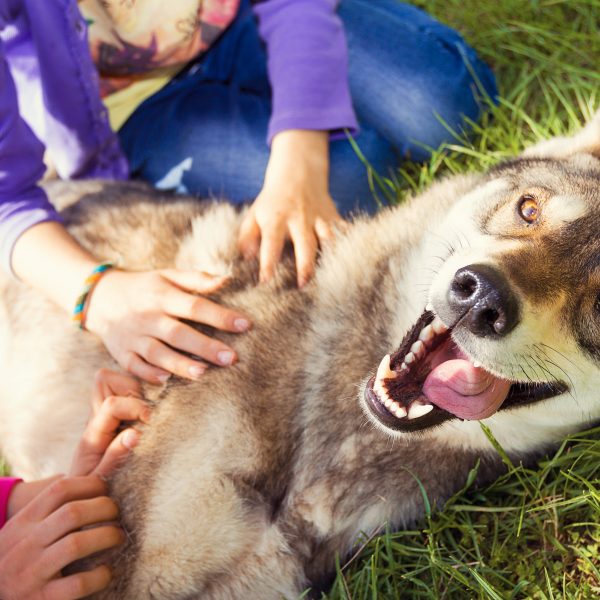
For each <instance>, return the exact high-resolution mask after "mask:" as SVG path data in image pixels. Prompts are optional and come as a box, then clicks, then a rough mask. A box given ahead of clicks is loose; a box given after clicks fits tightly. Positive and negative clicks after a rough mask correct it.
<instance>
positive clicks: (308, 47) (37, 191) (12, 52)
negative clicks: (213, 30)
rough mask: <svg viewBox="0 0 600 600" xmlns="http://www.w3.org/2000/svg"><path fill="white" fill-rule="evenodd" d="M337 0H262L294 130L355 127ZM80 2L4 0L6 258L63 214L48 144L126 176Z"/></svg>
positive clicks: (1, 255) (264, 30) (62, 172)
mask: <svg viewBox="0 0 600 600" xmlns="http://www.w3.org/2000/svg"><path fill="white" fill-rule="evenodd" d="M336 4H337V0H302V2H300V1H298V0H264V1H263V2H258V3H256V4H255V7H254V10H255V12H256V14H257V16H258V18H259V28H260V33H261V36H262V37H263V39H264V40H265V43H266V45H267V50H268V72H269V78H270V81H271V87H272V90H273V112H272V115H271V121H270V124H269V131H268V139H269V140H270V139H271V138H272V137H273V136H274V135H275V134H276V133H278V132H279V131H283V130H286V129H318V130H329V131H336V130H341V129H344V128H348V129H355V128H356V126H357V124H356V118H355V115H354V112H353V109H352V103H351V100H350V92H349V89H348V83H347V68H346V60H347V52H346V46H345V39H344V32H343V28H342V24H341V21H340V20H339V18H338V17H337V15H336V14H335V7H336ZM87 43H88V42H87V28H86V24H85V22H84V20H83V19H82V17H81V15H80V13H79V10H78V8H77V2H76V0H44V1H43V2H40V1H39V0H2V1H1V2H0V260H2V263H3V266H4V267H5V269H6V270H10V258H11V253H12V248H13V246H14V244H15V242H16V240H17V239H18V238H19V236H20V235H21V234H22V233H23V232H24V231H25V230H27V229H28V228H30V227H32V226H33V225H36V224H38V223H41V222H44V221H60V217H59V215H58V214H57V213H56V211H55V210H54V208H53V207H52V206H51V204H50V203H49V202H48V199H47V197H46V195H45V193H44V191H43V190H42V189H41V188H40V187H39V186H38V181H39V180H40V179H41V177H42V175H43V173H44V165H43V154H44V148H47V149H48V150H49V151H50V153H51V155H52V158H53V161H54V163H55V166H56V170H57V172H58V174H59V176H60V177H61V178H64V179H77V178H92V177H99V178H109V179H126V178H127V177H128V176H129V171H128V165H127V161H126V159H125V157H124V155H123V153H122V151H121V149H120V147H119V143H118V139H117V137H116V135H115V134H114V133H113V132H112V131H111V129H110V126H109V122H108V114H107V111H106V109H105V107H104V105H103V104H102V101H101V100H100V95H99V91H98V76H97V73H96V69H95V67H94V65H93V63H92V59H91V56H90V54H89V50H88V45H87Z"/></svg>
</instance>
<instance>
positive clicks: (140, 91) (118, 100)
mask: <svg viewBox="0 0 600 600" xmlns="http://www.w3.org/2000/svg"><path fill="white" fill-rule="evenodd" d="M180 69H181V66H179V65H177V66H175V67H171V68H169V69H161V71H160V74H157V75H155V76H153V77H147V78H146V79H141V80H139V81H136V82H135V83H132V84H131V85H129V86H127V87H126V88H123V89H122V90H119V91H118V92H115V93H114V94H110V95H109V96H106V97H105V98H103V100H104V105H105V106H106V108H107V109H108V118H109V120H110V126H111V127H112V129H113V131H117V130H119V129H120V128H121V127H122V126H123V125H124V124H125V121H127V119H129V117H130V116H131V114H132V113H133V111H134V110H135V109H136V108H137V107H138V106H139V105H140V104H141V103H142V102H143V101H144V100H146V99H147V98H150V96H152V95H153V94H156V92H158V90H160V89H162V88H163V87H164V86H165V85H166V84H167V83H169V81H170V80H171V79H172V78H173V77H174V76H175V75H176V74H177V72H178V71H179V70H180Z"/></svg>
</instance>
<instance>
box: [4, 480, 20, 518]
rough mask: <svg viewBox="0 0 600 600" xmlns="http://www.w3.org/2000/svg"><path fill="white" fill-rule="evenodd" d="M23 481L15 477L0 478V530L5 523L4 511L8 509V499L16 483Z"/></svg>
mask: <svg viewBox="0 0 600 600" xmlns="http://www.w3.org/2000/svg"><path fill="white" fill-rule="evenodd" d="M20 481H23V480H22V479H18V478H16V477H0V529H1V528H2V527H4V524H5V523H6V511H7V509H8V498H9V497H10V493H11V492H12V490H13V488H14V487H15V485H16V484H17V483H19V482H20Z"/></svg>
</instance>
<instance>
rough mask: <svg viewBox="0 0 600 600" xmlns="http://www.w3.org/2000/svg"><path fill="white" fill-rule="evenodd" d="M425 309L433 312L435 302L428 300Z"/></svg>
mask: <svg viewBox="0 0 600 600" xmlns="http://www.w3.org/2000/svg"><path fill="white" fill-rule="evenodd" d="M425 310H428V311H429V312H433V304H431V302H428V303H427V306H426V307H425Z"/></svg>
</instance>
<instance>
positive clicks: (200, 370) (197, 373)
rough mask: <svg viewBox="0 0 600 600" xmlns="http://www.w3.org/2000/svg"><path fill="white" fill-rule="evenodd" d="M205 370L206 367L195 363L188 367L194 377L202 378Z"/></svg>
mask: <svg viewBox="0 0 600 600" xmlns="http://www.w3.org/2000/svg"><path fill="white" fill-rule="evenodd" d="M204 371H206V367H203V366H199V365H193V366H191V367H190V368H189V369H188V373H189V374H190V377H192V378H193V379H200V377H202V375H204Z"/></svg>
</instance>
